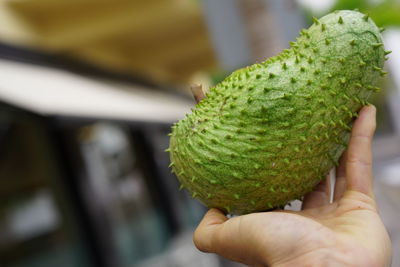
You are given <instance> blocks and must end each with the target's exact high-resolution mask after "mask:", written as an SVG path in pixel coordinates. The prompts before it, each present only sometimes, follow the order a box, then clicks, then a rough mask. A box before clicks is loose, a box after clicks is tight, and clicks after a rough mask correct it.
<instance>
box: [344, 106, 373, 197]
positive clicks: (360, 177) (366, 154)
mask: <svg viewBox="0 0 400 267" xmlns="http://www.w3.org/2000/svg"><path fill="white" fill-rule="evenodd" d="M375 116H376V108H375V107H374V106H372V105H369V106H366V107H364V108H363V109H362V110H361V111H360V115H359V117H358V119H357V120H356V121H355V123H354V126H353V130H352V134H351V139H350V144H349V148H348V152H347V159H346V183H347V190H353V191H358V192H361V193H364V194H366V195H369V196H373V193H372V152H371V145H372V138H373V135H374V132H375V128H376V121H375Z"/></svg>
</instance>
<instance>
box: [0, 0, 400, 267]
mask: <svg viewBox="0 0 400 267" xmlns="http://www.w3.org/2000/svg"><path fill="white" fill-rule="evenodd" d="M317 2H318V1H317ZM319 2H321V1H319ZM336 2H337V3H336V4H340V5H342V6H343V1H336ZM353 2H354V1H348V3H350V4H352V3H353ZM359 2H360V1H359ZM361 2H362V1H361ZM299 3H300V4H301V5H299ZM310 5H312V6H313V7H314V9H310V8H309V7H310ZM334 6H335V1H329V3H328V4H326V5H319V9H315V7H316V5H315V1H311V0H302V1H294V0H279V1H278V0H218V1H213V0H203V1H195V0H170V1H166V0H148V1H139V0H136V1H128V0H112V1H111V0H96V1H95V0H79V1H77V0H57V1H54V0H41V1H36V0H4V1H1V2H0V17H1V18H2V19H1V27H0V229H2V230H1V231H0V266H7V267H8V266H10V267H36V266H37V267H47V266H66V267H67V266H82V267H86V266H96V267H97V266H100V267H101V266H105V267H108V266H113V267H125V266H143V267H144V266H146V267H147V266H161V267H175V266H177V267H179V266H207V267H209V266H210V267H214V266H215V267H219V266H239V264H235V263H232V262H229V261H226V260H223V259H221V258H219V257H216V256H215V255H208V254H202V253H200V252H198V251H197V250H196V248H195V247H194V245H193V244H192V240H191V235H192V231H193V229H194V227H195V226H196V225H197V223H198V221H199V220H200V218H201V216H202V215H203V213H204V212H205V208H204V207H203V206H202V205H200V204H199V203H198V202H197V201H195V200H193V199H192V198H191V197H189V196H188V195H187V193H186V192H185V191H179V190H178V187H179V184H178V181H177V180H176V178H175V177H174V176H173V175H172V174H171V173H170V172H169V170H168V164H169V159H168V154H167V153H165V152H164V150H165V149H166V148H167V147H168V142H169V140H168V136H167V134H168V132H169V128H170V125H171V124H172V123H173V122H175V121H177V120H178V119H180V118H182V117H183V116H184V114H185V113H187V112H189V111H190V108H191V107H193V106H194V101H193V100H192V99H191V96H190V95H189V90H188V88H189V85H190V84H191V83H194V82H196V83H202V84H203V85H204V87H205V88H207V87H208V86H211V85H212V84H213V83H215V82H217V81H219V80H220V79H221V78H223V77H224V76H225V75H226V74H227V73H229V72H230V71H232V70H234V69H237V68H240V67H243V66H245V65H248V64H251V63H254V62H259V61H262V60H264V59H266V58H268V57H270V56H273V55H274V54H276V53H277V52H279V51H280V50H282V49H283V48H286V47H287V46H288V42H289V41H293V40H294V39H295V37H296V36H297V33H298V31H299V30H300V29H301V28H304V27H307V26H308V24H309V21H310V18H311V15H313V14H315V13H313V12H319V13H320V14H323V13H324V12H327V9H329V8H331V7H334ZM363 7H364V6H363ZM365 8H370V7H367V6H365ZM371 9H372V8H371ZM376 14H378V13H376ZM399 17H400V16H399ZM379 18H382V17H379ZM391 18H394V19H393V21H395V18H396V17H395V16H393V15H391ZM382 21H387V20H382ZM399 36H400V35H399V32H398V30H397V29H392V30H391V31H388V32H387V34H386V35H385V38H386V41H387V44H386V46H388V47H389V49H391V50H394V53H393V57H391V60H390V61H389V64H388V68H389V70H390V71H391V74H390V75H389V78H388V79H387V80H385V81H383V83H384V84H383V87H384V88H385V89H384V93H383V94H381V97H380V98H377V99H375V100H374V103H376V104H377V105H378V108H379V111H380V112H379V114H378V116H379V119H378V123H379V124H378V134H377V138H376V141H375V144H374V151H375V154H374V158H375V162H376V167H377V168H376V174H377V177H378V179H377V180H376V188H377V192H378V200H379V202H380V204H381V206H382V207H383V208H382V214H383V217H384V220H385V224H386V225H387V226H388V229H389V232H390V234H391V237H392V239H393V243H394V245H395V248H397V246H398V247H400V245H399V244H400V228H399V226H398V224H397V220H398V215H396V214H398V211H399V210H400V207H399V206H398V202H399V201H398V200H399V194H400V193H399V191H400V189H399V188H400V183H399V180H400V168H399V167H398V166H399V162H400V116H399V115H398V114H399V108H398V103H399V102H398V101H400V98H399V90H398V88H400V83H399V81H398V79H397V78H398V77H400V76H399V75H396V73H395V72H394V71H396V70H397V69H398V68H397V66H398V62H400V57H399V53H400V50H398V45H397V44H398V42H399V38H400V37H399ZM388 177H389V178H388ZM396 212H397V213H396ZM393 266H400V259H399V257H398V256H396V255H395V259H394V265H393Z"/></svg>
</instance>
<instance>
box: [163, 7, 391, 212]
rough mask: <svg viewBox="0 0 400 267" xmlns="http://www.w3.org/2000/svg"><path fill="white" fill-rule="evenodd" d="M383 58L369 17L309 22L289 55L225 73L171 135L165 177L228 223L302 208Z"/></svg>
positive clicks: (338, 150) (333, 159) (340, 147)
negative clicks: (230, 218) (172, 176)
mask: <svg viewBox="0 0 400 267" xmlns="http://www.w3.org/2000/svg"><path fill="white" fill-rule="evenodd" d="M385 55H386V52H385V51H384V49H383V44H382V39H381V34H380V31H379V28H377V26H376V25H375V23H374V22H373V21H372V20H371V19H370V18H369V17H368V16H366V15H364V14H361V13H359V12H355V11H347V10H343V11H336V12H334V13H331V14H329V15H326V16H324V17H323V18H321V19H320V20H316V19H315V20H314V24H313V25H312V26H311V27H310V28H309V29H308V30H302V31H301V34H300V36H299V37H298V39H297V41H296V42H295V43H291V48H290V49H287V50H284V51H282V52H281V53H280V54H279V55H277V56H275V57H273V58H270V59H268V60H267V61H265V62H263V63H261V64H255V65H252V66H250V67H247V68H244V69H240V70H237V71H235V72H233V73H232V74H231V75H230V76H229V77H227V78H226V79H225V80H224V81H222V82H221V83H220V84H218V85H216V86H215V87H213V88H211V90H210V91H209V92H208V93H207V95H206V98H205V99H203V100H202V101H201V102H200V103H199V104H197V106H196V108H195V109H194V110H193V112H192V113H191V114H188V115H186V117H185V119H183V120H181V121H179V122H178V123H177V124H175V125H174V126H173V130H172V134H170V135H171V140H170V148H169V151H170V158H171V165H170V166H171V167H172V169H173V172H175V173H176V175H177V176H178V179H179V180H180V182H181V184H182V187H183V188H186V189H188V190H189V191H190V192H192V196H193V197H195V198H198V199H199V200H200V201H201V202H203V203H204V204H206V205H207V206H208V207H216V208H219V209H221V210H223V211H225V212H228V213H232V214H244V213H250V212H256V211H263V210H268V209H271V208H274V207H279V206H283V205H285V204H286V203H287V202H288V201H291V200H293V199H296V198H301V197H302V196H303V195H304V194H305V193H307V192H309V191H311V190H312V189H313V188H314V187H315V186H316V185H317V184H318V183H319V182H320V181H321V179H324V178H325V177H326V175H327V173H328V172H329V170H330V169H331V168H332V167H333V166H334V165H335V164H337V162H338V158H339V157H340V155H341V154H342V152H343V151H344V149H345V147H346V145H347V143H348V140H349V136H350V131H351V125H352V122H353V120H354V118H355V117H356V116H357V114H358V111H359V110H360V108H361V107H362V106H363V105H366V104H367V99H368V97H369V96H370V94H371V93H372V92H374V91H378V90H379V88H377V87H375V86H376V82H377V80H378V78H379V76H381V75H383V74H384V72H383V71H382V66H383V63H384V60H385Z"/></svg>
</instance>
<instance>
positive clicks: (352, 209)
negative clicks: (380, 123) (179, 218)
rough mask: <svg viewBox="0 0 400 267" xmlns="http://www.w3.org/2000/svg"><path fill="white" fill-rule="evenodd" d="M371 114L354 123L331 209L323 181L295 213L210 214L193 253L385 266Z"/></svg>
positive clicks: (256, 262)
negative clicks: (373, 178)
mask: <svg viewBox="0 0 400 267" xmlns="http://www.w3.org/2000/svg"><path fill="white" fill-rule="evenodd" d="M375 114H376V109H375V107H374V106H367V107H364V108H363V109H362V110H361V112H360V115H359V117H358V119H357V120H356V122H355V123H354V127H353V130H352V137H351V140H350V144H349V147H348V150H347V151H346V152H345V153H344V154H343V156H342V157H341V159H340V165H339V167H338V169H337V175H336V176H337V178H336V183H335V188H334V201H333V203H330V201H329V198H330V185H329V183H328V182H326V181H325V182H322V183H321V184H320V185H318V187H317V189H316V190H315V191H313V192H311V193H308V194H307V195H306V196H305V197H304V201H303V206H302V210H301V211H284V210H279V211H278V210H277V211H272V212H261V213H253V214H248V215H243V216H239V217H234V218H231V219H228V218H227V217H226V216H225V215H224V214H223V213H222V212H221V211H219V210H217V209H210V210H209V211H208V212H207V213H206V215H205V216H204V218H203V220H202V221H201V223H200V225H199V226H198V228H197V229H196V231H195V233H194V243H195V245H196V246H197V248H198V249H199V250H201V251H203V252H213V253H217V254H219V255H221V256H223V257H225V258H228V259H231V260H234V261H238V262H242V263H245V264H248V265H251V266H296V267H297V266H299V267H301V266H364V267H369V266H377V267H378V266H379V267H381V266H390V262H391V243H390V239H389V236H388V234H387V231H386V229H385V227H384V225H383V223H382V221H381V219H380V217H379V215H378V212H377V207H376V202H375V197H374V193H373V188H372V168H371V165H372V155H371V141H372V137H373V134H374V131H375V125H376V122H375Z"/></svg>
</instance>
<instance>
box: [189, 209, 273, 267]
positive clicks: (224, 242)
mask: <svg viewBox="0 0 400 267" xmlns="http://www.w3.org/2000/svg"><path fill="white" fill-rule="evenodd" d="M257 216H258V217H257ZM249 217H250V218H249ZM253 217H257V218H258V219H252V218H253ZM258 224H262V221H261V220H260V219H259V215H256V214H252V215H244V216H239V217H235V218H232V219H229V220H228V219H227V218H226V216H225V215H224V214H223V213H222V212H221V211H219V210H217V209H211V210H209V211H208V212H207V213H206V215H205V216H204V218H203V220H202V221H201V222H200V224H199V226H198V227H197V229H196V231H195V233H194V236H193V241H194V244H195V245H196V247H197V248H198V249H199V250H201V251H203V252H212V253H217V254H219V255H221V256H223V257H225V258H228V259H230V260H233V261H238V262H242V263H246V264H249V265H251V266H253V265H256V266H261V265H262V264H261V262H262V261H263V260H264V258H263V257H264V255H265V254H266V252H265V251H264V250H263V249H261V244H263V242H261V241H264V239H265V238H263V235H260V231H263V230H264V228H265V225H263V226H262V227H260V226H259V225H258ZM257 225H258V226H257Z"/></svg>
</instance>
